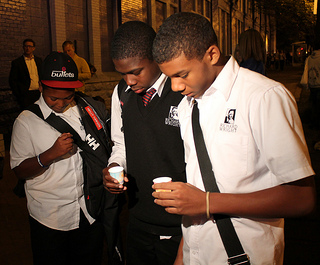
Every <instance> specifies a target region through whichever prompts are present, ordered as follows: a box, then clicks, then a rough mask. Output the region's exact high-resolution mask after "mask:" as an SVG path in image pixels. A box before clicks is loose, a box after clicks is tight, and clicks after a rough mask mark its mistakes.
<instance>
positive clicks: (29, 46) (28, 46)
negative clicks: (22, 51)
mask: <svg viewBox="0 0 320 265" xmlns="http://www.w3.org/2000/svg"><path fill="white" fill-rule="evenodd" d="M23 47H25V48H34V46H31V45H23Z"/></svg>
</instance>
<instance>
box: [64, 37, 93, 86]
mask: <svg viewBox="0 0 320 265" xmlns="http://www.w3.org/2000/svg"><path fill="white" fill-rule="evenodd" d="M62 49H63V52H64V53H66V54H68V55H69V56H70V57H71V58H72V59H73V60H74V62H75V63H76V65H77V68H78V73H79V74H78V76H79V77H78V78H79V80H80V81H81V82H82V83H83V86H82V87H81V88H77V89H76V91H81V92H84V91H85V86H84V84H85V81H87V80H89V79H90V78H91V71H90V68H89V65H88V63H87V61H86V60H85V59H84V58H82V57H80V56H78V55H77V54H76V52H75V47H74V44H73V42H72V41H69V40H67V41H65V42H64V43H63V44H62Z"/></svg>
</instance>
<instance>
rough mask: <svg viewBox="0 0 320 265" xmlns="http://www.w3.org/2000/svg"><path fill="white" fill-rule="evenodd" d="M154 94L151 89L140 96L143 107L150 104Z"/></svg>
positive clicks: (153, 90)
mask: <svg viewBox="0 0 320 265" xmlns="http://www.w3.org/2000/svg"><path fill="white" fill-rule="evenodd" d="M155 92H156V90H155V89H154V88H151V89H150V90H149V91H148V92H147V93H145V94H144V95H143V96H142V101H143V105H144V106H147V105H148V103H149V102H150V100H151V98H152V95H153V94H154V93H155Z"/></svg>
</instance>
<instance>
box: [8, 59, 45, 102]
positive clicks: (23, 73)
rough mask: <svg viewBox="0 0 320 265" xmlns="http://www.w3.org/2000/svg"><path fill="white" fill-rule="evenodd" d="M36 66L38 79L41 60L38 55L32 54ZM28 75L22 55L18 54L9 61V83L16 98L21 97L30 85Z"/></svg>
mask: <svg viewBox="0 0 320 265" xmlns="http://www.w3.org/2000/svg"><path fill="white" fill-rule="evenodd" d="M34 60H35V62H36V65H37V68H38V75H39V79H40V77H41V64H42V60H41V58H39V57H36V56H34ZM30 82H31V79H30V75H29V71H28V67H27V64H26V62H25V59H24V56H23V55H22V56H20V57H18V58H17V59H15V60H13V61H12V62H11V70H10V76H9V84H10V87H11V90H12V93H13V95H15V96H16V98H17V99H21V98H22V97H24V95H25V94H26V93H27V92H28V90H29V87H30Z"/></svg>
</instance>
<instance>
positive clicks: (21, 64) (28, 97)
mask: <svg viewBox="0 0 320 265" xmlns="http://www.w3.org/2000/svg"><path fill="white" fill-rule="evenodd" d="M22 47H23V55H22V56H20V57H18V58H17V59H15V60H13V61H12V62H11V69H10V76H9V84H10V87H11V90H12V93H13V95H14V96H15V97H16V98H17V101H18V104H19V106H20V109H21V110H24V109H25V108H26V107H28V106H29V105H31V104H32V103H34V102H35V101H36V100H38V99H39V97H40V92H39V78H40V74H41V63H42V60H41V58H39V57H37V56H35V55H34V54H33V52H34V50H35V49H36V44H35V42H34V41H33V40H32V39H25V40H24V41H23V46H22Z"/></svg>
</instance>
